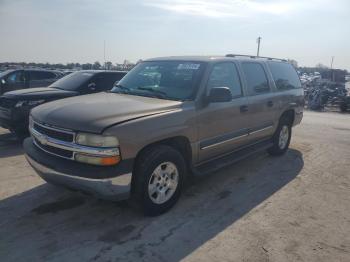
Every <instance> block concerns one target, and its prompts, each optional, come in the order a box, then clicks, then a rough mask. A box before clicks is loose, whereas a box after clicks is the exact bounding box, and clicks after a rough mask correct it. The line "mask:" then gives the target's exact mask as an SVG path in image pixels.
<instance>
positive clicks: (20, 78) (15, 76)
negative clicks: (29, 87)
mask: <svg viewBox="0 0 350 262" xmlns="http://www.w3.org/2000/svg"><path fill="white" fill-rule="evenodd" d="M6 80H7V82H9V83H20V82H24V74H23V71H16V72H13V73H11V74H10V75H8V77H7V79H6Z"/></svg>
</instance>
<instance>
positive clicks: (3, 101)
mask: <svg viewBox="0 0 350 262" xmlns="http://www.w3.org/2000/svg"><path fill="white" fill-rule="evenodd" d="M16 103H17V101H16V100H14V99H9V98H6V97H0V107H3V108H12V107H14V106H15V105H16Z"/></svg>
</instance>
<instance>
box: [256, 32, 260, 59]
mask: <svg viewBox="0 0 350 262" xmlns="http://www.w3.org/2000/svg"><path fill="white" fill-rule="evenodd" d="M260 41H261V36H259V37H258V38H257V39H256V42H257V43H258V51H257V52H256V56H257V57H259V52H260Z"/></svg>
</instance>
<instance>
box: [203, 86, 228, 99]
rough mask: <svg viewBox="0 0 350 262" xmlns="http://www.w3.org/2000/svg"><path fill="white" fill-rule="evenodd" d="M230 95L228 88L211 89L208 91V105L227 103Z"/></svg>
mask: <svg viewBox="0 0 350 262" xmlns="http://www.w3.org/2000/svg"><path fill="white" fill-rule="evenodd" d="M231 100H232V94H231V91H230V89H229V88H228V87H213V88H211V89H210V92H209V96H208V101H209V102H210V103H218V102H229V101H231Z"/></svg>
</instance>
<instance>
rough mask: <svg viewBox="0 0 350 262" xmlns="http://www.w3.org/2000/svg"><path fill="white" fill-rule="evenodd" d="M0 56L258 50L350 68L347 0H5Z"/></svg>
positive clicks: (42, 58) (89, 57) (0, 13)
mask: <svg viewBox="0 0 350 262" xmlns="http://www.w3.org/2000/svg"><path fill="white" fill-rule="evenodd" d="M0 36H1V37H0V61H1V62H4V61H27V62H28V61H35V62H62V63H66V62H94V61H96V60H99V61H101V62H102V61H103V42H104V40H106V57H107V60H110V61H112V62H122V61H123V60H124V59H129V60H131V61H136V60H138V59H139V58H141V59H145V58H149V57H155V56H167V55H208V54H209V55H221V54H226V53H240V54H255V53H256V38H257V37H258V36H261V37H262V45H261V55H264V56H273V57H283V58H293V59H296V60H297V61H298V62H299V64H301V65H306V66H313V65H315V64H317V63H319V62H320V63H323V64H326V65H329V64H330V60H331V57H332V56H335V63H334V64H335V67H338V68H346V69H350V50H349V49H350V1H349V0H333V1H331V0H289V1H287V0H285V1H283V0H213V1H210V0H128V1H123V0H105V1H102V0H50V1H46V0H0Z"/></svg>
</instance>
